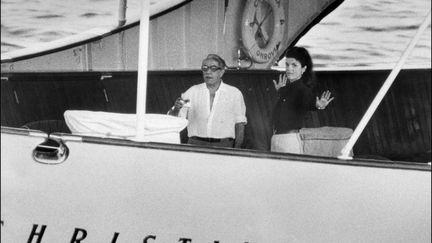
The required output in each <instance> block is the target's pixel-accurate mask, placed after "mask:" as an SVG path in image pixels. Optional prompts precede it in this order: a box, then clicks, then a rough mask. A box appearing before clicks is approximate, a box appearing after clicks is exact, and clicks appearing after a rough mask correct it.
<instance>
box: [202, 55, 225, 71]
mask: <svg viewBox="0 0 432 243" xmlns="http://www.w3.org/2000/svg"><path fill="white" fill-rule="evenodd" d="M209 59H210V60H215V61H216V62H218V63H219V66H220V67H222V68H226V63H225V60H224V59H223V58H222V57H220V56H218V55H216V54H208V55H207V57H206V58H205V59H204V60H209Z"/></svg>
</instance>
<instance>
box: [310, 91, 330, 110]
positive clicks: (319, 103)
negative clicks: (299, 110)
mask: <svg viewBox="0 0 432 243" xmlns="http://www.w3.org/2000/svg"><path fill="white" fill-rule="evenodd" d="M333 99H334V97H331V92H330V91H328V90H327V91H324V92H323V93H322V94H321V98H318V96H317V97H316V103H315V105H316V107H317V108H318V109H320V110H323V109H325V108H326V106H327V105H328V104H330V102H331V101H332V100H333Z"/></svg>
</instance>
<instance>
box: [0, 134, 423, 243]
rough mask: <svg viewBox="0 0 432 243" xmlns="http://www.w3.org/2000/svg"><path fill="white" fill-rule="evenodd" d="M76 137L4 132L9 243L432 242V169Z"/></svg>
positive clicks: (5, 238)
mask: <svg viewBox="0 0 432 243" xmlns="http://www.w3.org/2000/svg"><path fill="white" fill-rule="evenodd" d="M41 134H42V133H41ZM41 134H39V135H41ZM77 138H79V137H75V136H70V137H69V139H65V140H66V142H65V144H66V146H67V147H68V148H69V151H70V154H69V157H68V158H67V160H66V161H65V162H63V163H60V164H56V165H49V164H41V163H38V162H35V161H34V160H33V159H32V157H31V155H32V151H33V149H34V148H35V147H36V146H37V145H38V144H40V143H41V142H43V140H44V139H43V138H41V137H38V136H28V135H17V134H13V133H4V132H2V134H1V151H2V153H1V205H2V206H1V207H2V210H1V220H2V230H1V233H2V234H1V241H2V242H28V241H29V240H30V239H33V241H31V242H36V240H37V239H39V238H41V239H42V242H72V240H80V239H81V240H82V241H83V242H129V243H132V242H220V243H222V242H242V243H243V242H428V241H430V237H431V207H430V205H431V173H430V170H416V169H401V168H394V167H393V168H384V167H381V168H379V167H375V166H362V165H359V164H355V163H353V164H349V163H346V164H334V163H323V162H314V161H313V159H312V158H309V159H308V158H307V157H305V158H304V159H303V161H300V160H298V159H299V157H292V156H291V158H290V157H287V156H285V157H283V156H282V155H281V156H282V157H281V156H280V157H279V158H276V157H277V156H275V154H265V153H257V152H253V153H255V155H254V156H247V153H245V152H244V151H235V150H228V149H208V150H211V152H212V153H208V151H207V152H206V151H205V150H206V149H203V148H202V147H201V148H194V147H190V146H187V145H163V144H139V143H133V142H131V143H130V144H129V145H128V144H123V145H122V143H124V142H123V141H121V140H112V139H111V140H110V143H107V142H106V139H105V140H104V142H101V143H97V142H94V141H93V142H91V141H90V142H81V141H73V140H76V139H77ZM101 141H102V140H101ZM251 153H252V152H251ZM307 160H309V162H305V161H307ZM354 165H356V166H354ZM32 232H33V233H32ZM31 237H33V238H31ZM182 239H183V240H182ZM186 239H191V240H192V241H188V240H186ZM77 242H78V241H77Z"/></svg>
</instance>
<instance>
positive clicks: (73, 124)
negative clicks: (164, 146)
mask: <svg viewBox="0 0 432 243" xmlns="http://www.w3.org/2000/svg"><path fill="white" fill-rule="evenodd" d="M64 118H65V121H66V124H67V126H68V127H69V129H70V130H71V132H72V134H76V135H81V136H95V137H112V138H124V139H131V140H140V139H139V138H135V137H136V136H135V135H136V114H123V113H112V112H101V111H86V110H68V111H66V112H65V113H64ZM144 123H145V126H144V128H145V130H144V135H145V136H144V138H142V139H141V140H142V141H152V142H165V143H180V131H181V130H183V129H184V128H185V127H186V126H187V120H186V119H184V118H180V117H174V116H169V115H162V114H145V117H144Z"/></svg>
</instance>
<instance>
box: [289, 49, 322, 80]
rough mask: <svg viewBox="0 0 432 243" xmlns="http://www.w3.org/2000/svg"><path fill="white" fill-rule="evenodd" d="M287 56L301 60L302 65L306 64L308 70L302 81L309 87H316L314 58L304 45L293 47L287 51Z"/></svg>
mask: <svg viewBox="0 0 432 243" xmlns="http://www.w3.org/2000/svg"><path fill="white" fill-rule="evenodd" d="M285 57H286V58H288V57H291V58H294V59H296V60H297V61H299V62H300V64H301V65H302V67H304V66H306V67H307V68H306V71H305V72H304V73H303V75H302V81H303V82H304V83H305V84H306V85H307V86H309V87H311V88H314V87H315V77H314V72H313V63H312V58H311V56H310V55H309V52H308V51H307V50H306V48H304V47H297V46H294V47H291V48H289V49H288V50H287V51H286V52H285Z"/></svg>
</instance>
